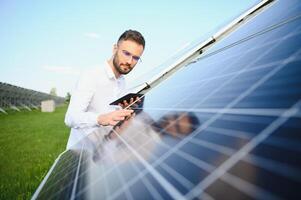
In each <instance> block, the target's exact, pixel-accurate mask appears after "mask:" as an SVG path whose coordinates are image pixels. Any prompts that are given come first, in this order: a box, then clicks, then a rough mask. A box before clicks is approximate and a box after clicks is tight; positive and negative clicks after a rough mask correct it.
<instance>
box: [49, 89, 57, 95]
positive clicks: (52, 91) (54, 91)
mask: <svg viewBox="0 0 301 200" xmlns="http://www.w3.org/2000/svg"><path fill="white" fill-rule="evenodd" d="M49 94H51V95H53V96H57V94H56V88H55V87H53V88H51V90H50V93H49Z"/></svg>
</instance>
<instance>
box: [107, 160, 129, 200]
mask: <svg viewBox="0 0 301 200" xmlns="http://www.w3.org/2000/svg"><path fill="white" fill-rule="evenodd" d="M110 158H111V161H112V163H117V162H118V160H116V159H115V158H114V156H111V157H110ZM116 171H117V175H118V178H119V180H120V182H121V184H122V185H126V182H125V180H124V177H123V175H122V173H121V172H120V170H119V167H117V165H116ZM125 195H126V198H127V199H129V200H133V199H134V198H133V196H132V194H131V193H130V191H129V190H125Z"/></svg>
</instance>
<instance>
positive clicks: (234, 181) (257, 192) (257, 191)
mask: <svg viewBox="0 0 301 200" xmlns="http://www.w3.org/2000/svg"><path fill="white" fill-rule="evenodd" d="M191 141H192V142H193V141H194V140H191ZM197 144H200V145H202V146H205V147H207V148H210V149H212V150H216V151H218V152H220V153H227V154H229V155H232V154H233V153H234V152H235V150H233V149H230V148H226V149H225V148H224V147H223V146H221V145H214V144H212V143H211V145H212V146H210V142H207V143H197ZM208 144H209V145H208ZM145 150H146V151H150V150H149V149H145ZM179 152H182V151H179ZM188 155H189V154H188ZM153 156H154V155H153ZM184 158H185V157H184ZM209 165H210V164H209ZM161 166H162V167H163V168H165V169H166V168H167V169H166V171H167V172H168V173H170V174H171V175H172V176H174V177H175V178H176V179H177V180H178V181H179V182H180V183H182V185H183V186H185V185H187V183H185V182H184V183H183V180H186V181H189V180H187V179H186V178H185V177H183V176H179V174H178V173H177V172H176V171H174V170H173V169H172V168H170V167H169V166H168V165H166V164H164V163H162V165H161ZM213 168H214V167H213V166H212V165H211V166H210V169H213ZM205 169H206V168H205ZM210 171H211V170H210ZM210 171H209V172H210ZM175 173H176V174H175ZM227 175H228V176H227V177H225V178H222V180H224V181H226V182H228V183H229V184H231V185H232V186H234V187H236V188H237V189H239V190H241V191H243V192H245V193H247V194H248V195H250V196H253V197H255V198H259V199H266V198H267V197H269V199H277V198H276V197H275V196H274V195H272V194H271V193H269V192H267V191H265V190H264V189H261V188H259V187H257V186H255V185H253V184H250V183H247V182H245V181H243V180H241V179H240V178H238V177H235V176H233V175H230V174H227ZM228 177H230V178H231V179H230V178H228ZM191 185H193V184H192V183H189V184H188V185H187V186H186V187H187V188H191ZM240 186H241V187H240ZM252 192H253V193H252ZM206 195H208V194H206ZM271 197H273V198H271Z"/></svg>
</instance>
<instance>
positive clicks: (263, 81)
mask: <svg viewBox="0 0 301 200" xmlns="http://www.w3.org/2000/svg"><path fill="white" fill-rule="evenodd" d="M282 67H283V66H282ZM279 68H280V67H279ZM269 75H271V73H270V74H269ZM265 77H266V76H265ZM261 82H264V81H262V79H261ZM254 88H255V87H252V89H254ZM248 92H250V90H248ZM244 95H245V94H244Z"/></svg>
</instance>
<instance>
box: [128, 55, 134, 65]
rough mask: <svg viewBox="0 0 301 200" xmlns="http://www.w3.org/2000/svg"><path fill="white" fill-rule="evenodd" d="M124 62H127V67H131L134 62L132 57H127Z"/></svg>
mask: <svg viewBox="0 0 301 200" xmlns="http://www.w3.org/2000/svg"><path fill="white" fill-rule="evenodd" d="M126 62H127V64H129V65H132V64H133V62H134V60H133V56H129V57H127V60H126Z"/></svg>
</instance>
